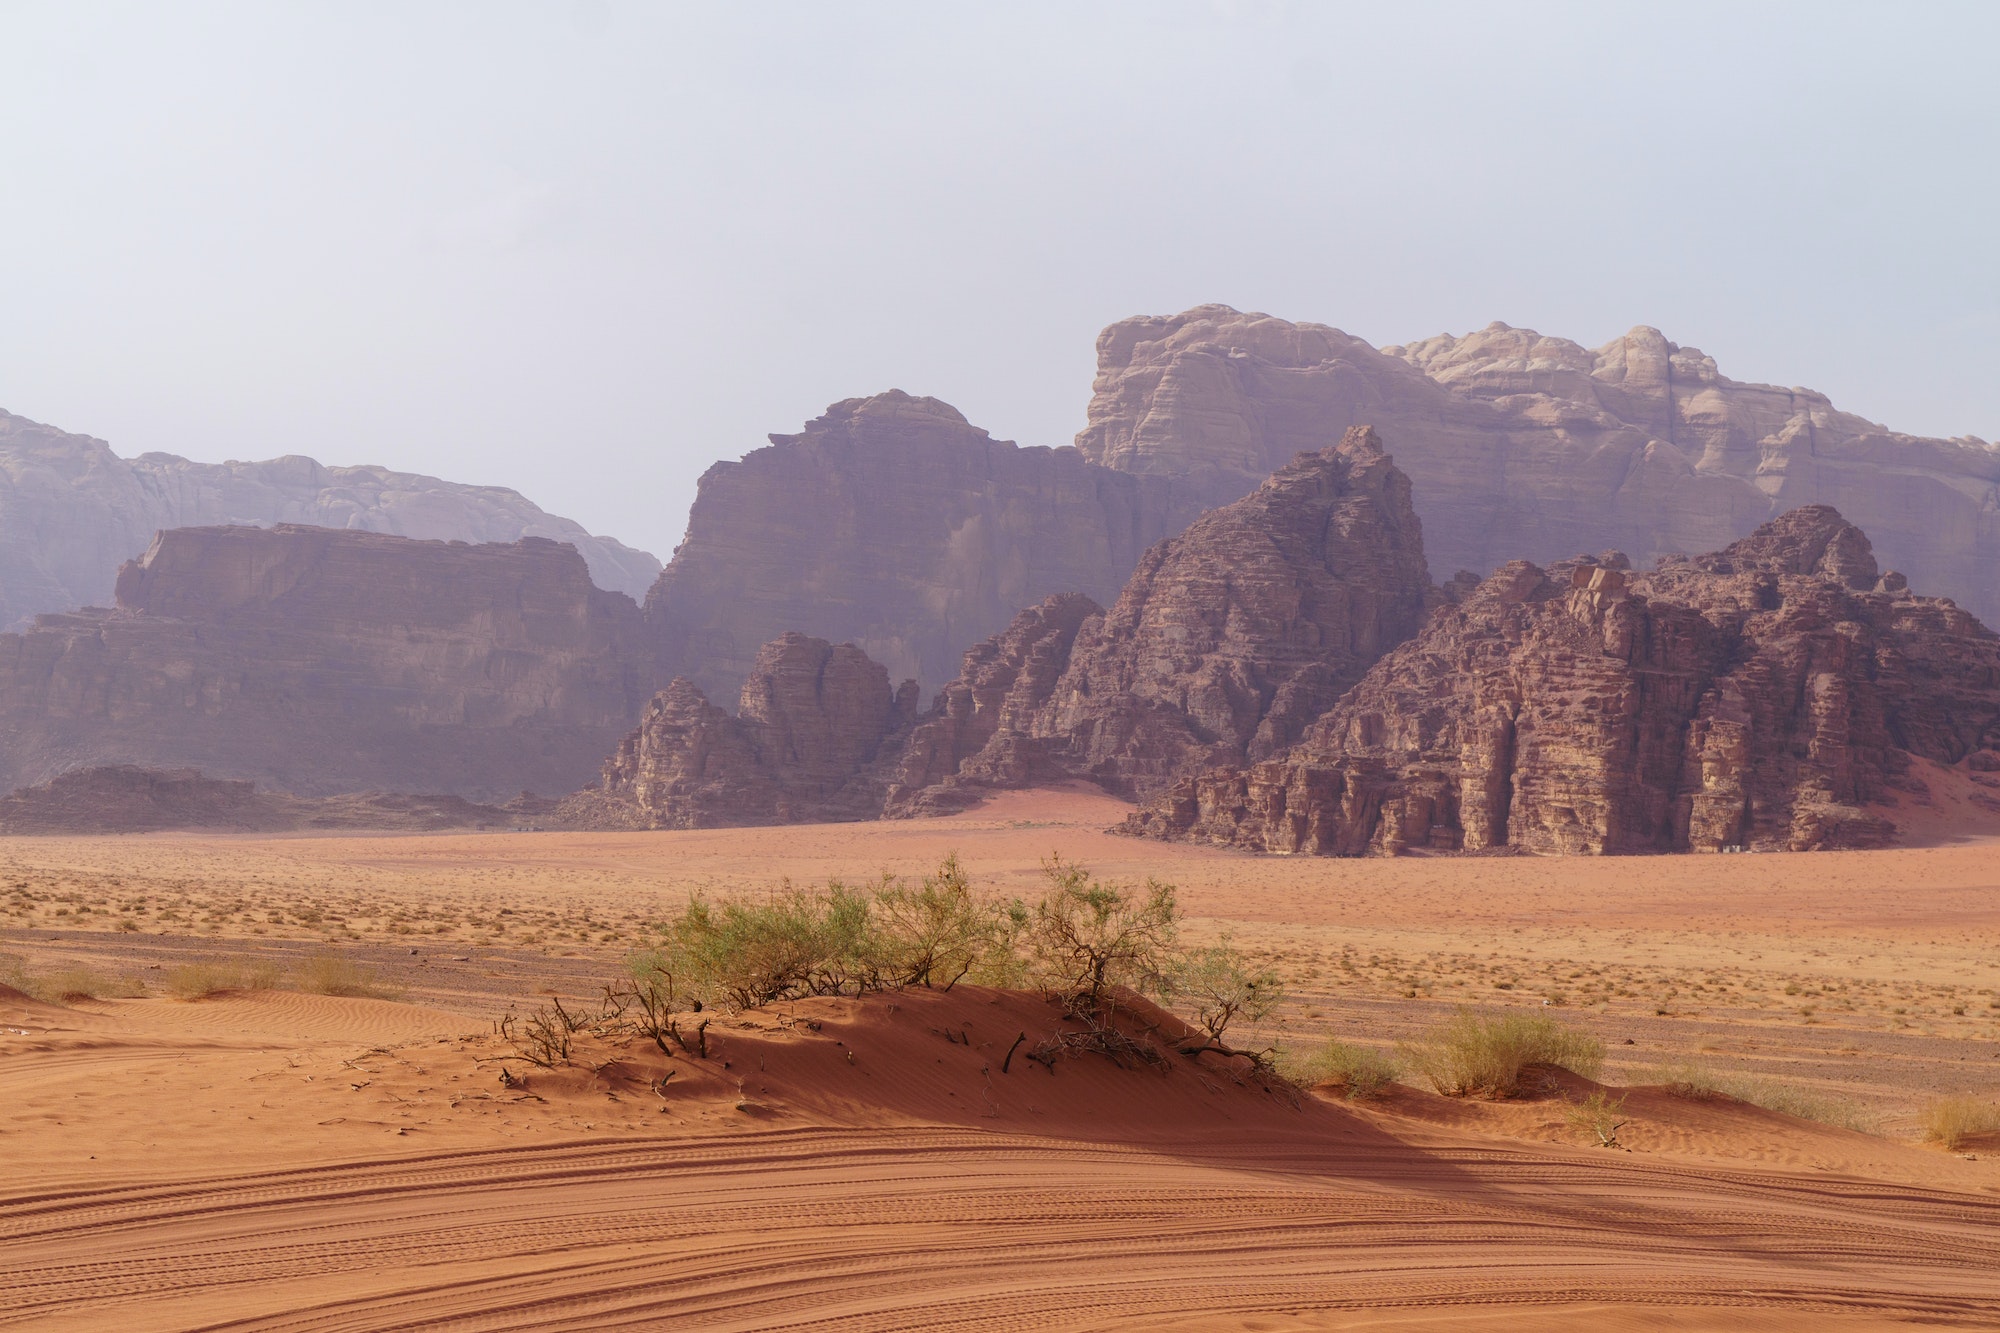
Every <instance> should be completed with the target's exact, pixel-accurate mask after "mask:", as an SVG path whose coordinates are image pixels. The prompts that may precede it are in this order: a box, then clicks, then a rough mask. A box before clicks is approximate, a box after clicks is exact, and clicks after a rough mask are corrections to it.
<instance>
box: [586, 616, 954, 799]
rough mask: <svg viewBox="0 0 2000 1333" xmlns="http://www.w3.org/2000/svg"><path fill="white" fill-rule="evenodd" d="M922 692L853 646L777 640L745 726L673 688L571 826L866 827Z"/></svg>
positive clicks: (767, 648) (686, 690) (753, 675)
mask: <svg viewBox="0 0 2000 1333" xmlns="http://www.w3.org/2000/svg"><path fill="white" fill-rule="evenodd" d="M916 706H917V691H916V683H915V682H914V681H906V682H904V684H903V686H902V688H901V689H899V690H897V691H895V692H894V693H892V692H891V691H890V689H889V673H888V672H887V671H885V670H884V669H883V668H882V666H881V664H879V663H877V662H874V661H871V660H870V659H869V657H868V655H867V654H865V653H863V652H862V651H861V650H860V649H859V648H856V647H855V646H854V645H853V644H851V643H843V644H830V643H828V642H827V641H826V640H824V639H814V638H810V637H808V636H806V635H804V634H798V633H790V634H784V635H780V636H779V637H778V638H776V639H774V640H772V641H771V642H770V643H767V644H765V645H764V646H763V648H762V649H760V650H759V651H758V654H757V657H756V660H755V661H754V662H753V663H752V664H751V669H750V674H749V676H748V677H747V678H746V679H745V680H744V682H743V690H742V695H741V698H740V700H739V707H738V712H737V715H736V716H734V717H731V716H730V715H729V714H728V713H726V712H724V711H723V710H722V709H720V708H717V707H716V706H715V705H713V704H711V703H709V701H708V700H707V698H706V697H705V696H704V695H703V694H702V692H701V690H700V688H699V687H697V686H696V685H695V684H694V682H692V681H690V680H688V679H686V678H685V677H682V678H678V679H676V680H675V681H674V682H673V683H672V684H671V685H669V686H668V687H667V688H666V689H664V690H662V691H661V692H660V693H659V694H658V695H656V696H655V697H654V699H653V701H652V702H651V703H650V704H648V705H647V706H646V712H645V716H644V717H643V718H642V719H641V720H640V723H639V726H638V728H637V730H635V731H633V732H632V733H631V734H630V735H629V736H627V737H626V738H625V739H624V741H623V742H621V743H620V745H619V747H618V750H617V752H616V753H615V754H613V755H612V757H611V760H610V762H609V763H607V764H606V765H605V767H604V773H603V778H602V781H601V782H600V783H599V785H598V786H597V787H596V788H594V789H592V790H589V791H584V792H580V793H578V794H577V795H576V796H574V797H571V798H570V799H569V800H568V801H566V802H564V803H563V809H562V813H561V818H562V820H563V821H564V822H566V823H567V824H569V825H571V826H573V827H598V828H710V827H717V826H737V825H753V824H789V823H797V822H806V821H812V822H818V821H826V820H841V819H869V818H873V817H874V816H875V815H877V814H878V813H880V811H881V809H882V803H883V798H884V786H883V780H882V779H881V778H880V777H879V776H878V775H876V774H874V773H872V772H870V771H869V770H870V769H871V767H872V766H874V765H875V764H876V761H877V760H878V758H880V757H882V756H883V754H884V753H885V752H889V753H893V752H894V751H895V749H896V747H897V746H898V745H900V744H901V742H902V740H903V738H904V736H905V735H906V734H907V733H908V731H909V727H910V723H911V721H912V719H913V717H914V715H915V713H916Z"/></svg>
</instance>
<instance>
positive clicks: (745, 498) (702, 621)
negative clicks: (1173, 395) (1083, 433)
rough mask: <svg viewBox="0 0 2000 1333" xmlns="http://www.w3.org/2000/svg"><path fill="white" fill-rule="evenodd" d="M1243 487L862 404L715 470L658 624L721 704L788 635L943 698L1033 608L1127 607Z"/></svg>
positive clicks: (902, 400)
mask: <svg viewBox="0 0 2000 1333" xmlns="http://www.w3.org/2000/svg"><path fill="white" fill-rule="evenodd" d="M1331 438H1333V437H1331V436H1329V437H1328V440H1330V439H1331ZM1326 442H1327V440H1322V441H1320V442H1319V443H1321V444H1324V443H1326ZM1251 484H1254V482H1252V483H1251ZM1229 485H1230V487H1232V489H1229V490H1228V491H1227V492H1226V493H1223V494H1219V495H1218V494H1212V493H1210V492H1208V491H1206V490H1203V489H1201V488H1200V487H1199V486H1197V485H1195V484H1193V483H1191V482H1188V481H1185V480H1178V479H1173V478H1167V477H1137V476H1132V475H1129V474H1127V473H1124V472H1120V471H1117V470H1115V469H1111V468H1103V467H1097V466H1094V465H1093V464H1090V463H1088V462H1086V461H1085V460H1084V458H1083V457H1082V455H1080V454H1079V453H1077V451H1076V450H1075V449H1068V448H1065V449H1046V448H1030V449H1024V448H1021V447H1019V446H1017V445H1015V444H1013V443H1011V442H1009V441H1005V440H995V439H992V438H991V437H989V436H988V435H987V433H986V432H985V431H983V430H980V429H978V428H977V427H975V426H972V425H970V424H968V423H967V422H966V420H965V418H964V417H963V416H961V415H960V414H959V413H958V412H957V411H956V410H955V409H953V408H952V407H950V406H949V405H947V404H945V403H941V402H939V401H938V400H937V399H935V398H915V397H912V396H910V395H909V394H905V393H900V392H889V393H883V394H877V395H875V396H874V397H872V398H852V399H848V400H847V401H845V402H840V403H835V404H834V405H833V406H832V407H830V408H828V409H827V412H826V415H824V416H822V417H820V418H818V419H817V420H814V421H812V422H809V423H807V425H806V428H805V430H804V431H802V432H800V433H799V434H797V435H773V436H772V437H771V445H770V447H769V448H766V449H759V450H757V451H756V452H754V453H751V454H750V455H748V456H747V457H745V458H743V459H742V460H741V461H739V462H733V463H717V464H716V465H715V466H714V467H712V468H710V469H709V470H708V472H707V473H706V474H705V475H704V476H703V477H702V480H701V489H700V493H699V495H698V497H697V498H696V500H695V505H694V509H693V512H692V513H691V514H690V515H689V517H688V530H687V538H686V540H685V541H683V542H682V543H681V545H680V547H679V548H678V550H677V551H676V552H675V554H674V557H673V559H672V561H671V562H670V563H669V564H668V566H667V568H666V570H665V571H664V572H663V573H662V574H661V575H660V578H659V582H658V583H656V584H655V585H654V587H653V590H652V591H651V592H650V593H649V594H648V595H647V598H646V611H647V614H648V616H650V617H651V618H652V619H653V620H654V621H655V623H656V624H658V626H659V627H660V629H661V632H662V633H663V634H664V635H665V636H666V639H667V641H668V642H669V643H670V644H673V645H678V647H679V651H680V654H681V663H682V669H683V671H684V672H685V674H687V675H688V676H689V678H690V679H692V680H694V681H695V682H696V683H697V684H698V685H700V686H701V687H702V689H703V690H705V691H707V692H708V693H710V694H712V695H718V696H728V695H733V694H734V693H735V692H736V690H737V688H738V686H739V685H740V683H741V682H742V681H743V679H744V678H745V676H746V675H747V673H748V672H749V670H750V666H751V661H752V658H753V656H754V654H755V653H756V652H757V649H758V645H760V644H763V643H765V642H767V641H768V640H770V639H772V638H774V637H776V636H777V635H778V634H780V633H783V632H785V631H787V630H797V631H801V632H803V633H806V634H812V635H818V636H822V637H825V638H827V639H830V640H834V641H836V642H837V641H841V640H848V641H852V642H853V643H855V644H856V645H857V646H859V647H860V648H861V649H862V650H863V651H865V652H866V653H868V654H869V655H870V656H871V657H873V658H875V659H876V660H877V661H880V662H883V663H886V664H887V666H888V668H889V669H890V670H891V671H892V672H893V673H894V674H895V675H896V676H897V677H898V678H899V679H900V678H902V677H905V676H908V677H914V678H916V679H917V680H919V681H921V682H923V683H924V685H925V686H926V687H936V686H941V685H943V684H944V683H945V682H946V681H948V680H950V679H951V677H952V673H953V672H954V671H955V670H956V668H957V665H958V660H959V656H960V654H962V653H963V652H964V651H965V650H966V648H967V646H969V645H971V644H973V643H976V642H978V641H979V640H981V639H984V638H986V637H987V636H989V635H992V634H994V633H996V632H998V631H1000V630H1002V629H1004V628H1005V627H1006V625H1007V624H1008V622H1009V621H1010V620H1011V619H1012V617H1013V615H1014V613H1015V612H1016V611H1017V610H1019V609H1020V608H1021V607H1023V606H1027V605H1030V604H1032V603H1034V602H1036V601H1039V600H1040V599H1041V598H1043V597H1046V596H1049V595H1051V594H1054V593H1061V592H1082V593H1085V594H1088V595H1090V596H1093V597H1096V598H1098V599H1100V600H1109V599H1110V598H1111V597H1113V596H1114V595H1116V593H1117V590H1118V588H1119V587H1120V586H1121V585H1122V584H1123V583H1124V582H1125V579H1126V576H1127V575H1129V574H1130V573H1131V572H1132V567H1133V565H1134V564H1135V563H1136V562H1137V561H1138V559H1139V556H1140V554H1141V553H1142V552H1144V551H1145V550H1146V548H1147V547H1149V546H1151V545H1152V544H1153V543H1155V542H1157V541H1159V540H1160V539H1161V538H1163V537H1167V536H1171V535H1172V534H1173V533H1176V532H1179V531H1180V530H1181V529H1182V528H1183V527H1185V526H1186V525H1187V524H1188V522H1189V521H1191V520H1192V519H1193V518H1194V517H1195V516H1196V515H1197V514H1199V513H1201V512H1202V511H1203V510H1204V509H1206V508H1208V507H1209V506H1210V505H1212V504H1215V503H1219V502H1221V501H1224V500H1231V499H1234V498H1236V496H1238V495H1241V494H1242V493H1243V492H1244V491H1245V490H1248V489H1249V486H1248V485H1238V484H1236V483H1235V482H1233V481H1232V482H1230V483H1229Z"/></svg>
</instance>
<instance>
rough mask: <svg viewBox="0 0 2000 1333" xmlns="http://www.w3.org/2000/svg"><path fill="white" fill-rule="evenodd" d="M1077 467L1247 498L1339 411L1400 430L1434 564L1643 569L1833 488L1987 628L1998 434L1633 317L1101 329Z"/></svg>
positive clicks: (1892, 558)
mask: <svg viewBox="0 0 2000 1333" xmlns="http://www.w3.org/2000/svg"><path fill="white" fill-rule="evenodd" d="M1097 352H1098V356H1097V380H1096V387H1095V392H1094V394H1093V396H1092V399H1091V404H1090V410H1089V424H1088V425H1087V426H1086V427H1085V429H1084V430H1083V432H1082V433H1081V434H1079V435H1078V436H1077V441H1076V442H1077V445H1078V447H1079V449H1080V450H1081V451H1082V453H1083V455H1084V456H1085V457H1086V458H1088V459H1090V460H1091V461H1093V462H1096V463H1100V464H1103V465H1105V466H1107V467H1113V468H1118V469H1121V470H1124V471H1130V472H1134V473H1138V474H1141V475H1145V476H1157V477H1183V478H1195V477H1207V478H1209V480H1208V481H1207V482H1206V483H1205V485H1206V486H1207V487H1208V489H1209V490H1210V491H1212V492H1217V493H1220V492H1224V491H1226V490H1227V489H1228V487H1227V485H1226V484H1224V483H1222V482H1221V481H1219V480H1217V477H1218V474H1220V475H1222V476H1234V477H1235V478H1236V482H1235V484H1236V486H1237V487H1238V488H1239V493H1240V492H1241V491H1247V490H1248V489H1249V488H1250V487H1251V486H1253V485H1255V484H1256V482H1257V481H1258V480H1259V479H1260V478H1262V477H1263V476H1265V475H1266V474H1268V473H1269V472H1270V471H1271V470H1272V469H1274V468H1276V467H1278V466H1279V465H1280V464H1282V463H1283V462H1284V461H1285V460H1286V459H1288V458H1290V457H1291V456H1292V454H1293V453H1294V452H1296V451H1297V450H1299V449H1301V448H1311V447H1317V446H1318V445H1320V444H1322V443H1323V442H1324V441H1325V440H1326V439H1328V438H1330V437H1331V435H1332V434H1334V433H1336V432H1338V431H1340V430H1341V429H1343V428H1344V427H1346V426H1348V425H1352V424H1355V423H1358V422H1363V421H1367V422H1372V423H1374V424H1375V426H1376V427H1377V428H1378V429H1379V430H1381V431H1382V432H1383V434H1384V435H1385V436H1386V437H1387V438H1388V439H1390V440H1392V441H1393V442H1394V443H1395V447H1396V457H1397V461H1398V463H1399V464H1400V465H1401V466H1402V467H1403V469H1404V470H1405V471H1407V472H1408V473H1409V474H1410V477H1411V479H1412V481H1413V482H1414V483H1415V485H1416V495H1417V510H1418V512H1419V513H1420V514H1421V515H1422V516H1423V519H1424V524H1425V527H1426V529H1427V530H1428V531H1429V533H1430V535H1431V543H1430V558H1431V564H1432V567H1433V568H1435V569H1438V570H1451V569H1459V568H1469V569H1474V570H1490V569H1493V568H1495V567H1497V566H1498V565H1500V564H1501V563H1502V562H1504V561H1507V560H1513V559H1521V558H1526V559H1531V560H1538V561H1548V560H1553V559H1556V558H1559V557H1562V556H1566V555H1569V554H1571V553H1573V552H1576V551H1594V550H1602V549H1605V548H1607V547H1612V548H1617V549H1621V550H1624V551H1627V552H1629V553H1630V554H1631V555H1632V557H1633V559H1634V560H1635V561H1636V562H1637V563H1638V564H1639V565H1641V566H1648V565H1650V564H1651V563H1652V562H1653V561H1654V560H1655V559H1657V558H1658V557H1660V556H1662V555H1669V554H1673V553H1676V552H1683V551H1700V550H1713V549H1715V548H1717V547H1720V546H1722V545H1724V544H1726V543H1728V542H1731V541H1734V540H1735V539H1737V538H1739V537H1741V536H1743V535H1744V534H1746V533H1748V532H1749V531H1751V530H1752V529H1753V528H1755V527H1756V526H1757V525H1758V524H1760V523H1763V522H1765V521H1767V520H1768V519H1770V518H1772V517H1774V516H1775V515H1777V514H1780V513H1783V512H1785V511H1787V510H1791V509H1795V508H1798V507H1800V506H1803V505H1809V504H1831V505H1834V506H1836V507H1838V508H1839V509H1840V510H1841V512H1842V513H1844V514H1846V515H1847V517H1848V518H1849V519H1851V520H1852V521H1854V522H1855V523H1856V524H1858V525H1859V526H1860V527H1861V528H1863V529H1864V530H1866V531H1867V532H1868V533H1869V535H1870V536H1871V537H1872V538H1873V539H1874V542H1875V544H1876V547H1877V549H1879V550H1880V551H1881V552H1882V555H1883V558H1884V559H1885V560H1887V561H1888V562H1889V563H1891V564H1893V565H1894V566H1896V567H1897V568H1899V569H1902V570H1904V571H1905V572H1906V573H1908V574H1909V576H1910V577H1911V578H1912V580H1914V581H1915V582H1916V584H1917V585H1918V586H1920V587H1925V588H1931V589H1934V590H1936V591H1938V592H1941V593H1944V594H1947V595H1950V596H1952V597H1955V598H1957V599H1958V600H1959V601H1961V602H1962V603H1964V604H1965V605H1966V606H1967V607H1969V608H1970V609H1971V610H1972V611H1973V612H1974V613H1975V614H1977V615H1979V616H1981V617H1983V618H1985V619H1987V620H1988V621H1989V622H1993V623H2000V582H1996V581H1995V580H1994V579H1993V578H1992V577H1991V570H1992V568H1993V565H1994V562H1995V560H1996V558H2000V450H1996V449H1995V448H1994V447H1993V446H1991V445H1989V444H1987V443H1986V442H1984V441H1981V440H1977V439H1973V438H1970V437H1967V438H1963V439H1952V440H1941V439H1927V438H1922V437H1918V436H1913V435H1907V434H1903V433H1900V432H1896V431H1891V430H1889V429H1887V428H1885V427H1882V426H1878V425H1876V424H1875V423H1873V422H1870V421H1866V420H1863V419H1862V418H1860V417H1857V416H1855V415H1853V414H1852V413H1847V412H1842V411H1839V410H1838V409H1836V408H1835V407H1834V406H1833V405H1832V403H1831V402H1830V401H1829V400H1828V399H1827V397H1826V395H1824V394H1821V393H1817V392H1814V391H1813V390H1810V389H1786V388H1779V387H1776V386H1773V385H1767V384H1748V383H1743V382H1740V381H1737V380H1732V379H1730V378H1729V377H1727V376H1725V375H1723V374H1722V373H1721V371H1720V370H1719V369H1718V368H1717V366H1716V363H1715V361H1714V360H1713V359H1712V358H1710V357H1708V356H1706V355H1704V354H1703V353H1702V352H1701V351H1699V350H1698V349H1696V348H1692V347H1681V346H1677V345H1675V344H1674V343H1671V342H1669V341H1668V340H1667V339H1666V338H1665V337H1664V336H1663V335H1662V334H1661V333H1660V332H1659V330H1657V329H1651V328H1643V327H1642V328H1635V329H1633V330H1632V331H1631V332H1630V333H1627V334H1626V335H1625V336H1623V337H1621V338H1616V339H1613V340H1612V341H1611V342H1609V343H1606V344H1605V345H1604V346H1602V347H1598V348H1585V347H1582V346H1580V345H1578V344H1576V343H1574V342H1570V341H1568V340H1567V339H1563V338H1552V337H1544V336H1543V335H1541V334H1539V333H1536V332H1534V331H1533V330H1529V329H1514V328H1509V327H1508V326H1507V325H1505V324H1493V325H1489V326H1488V327H1487V328H1485V329H1482V330H1480V331H1479V332H1477V333H1473V334H1470V335H1467V336H1465V337H1462V338H1457V337H1437V338H1431V339H1427V340H1425V341H1422V342H1418V343H1412V344H1410V345H1408V346H1392V347H1384V348H1382V349H1380V350H1378V349H1376V348H1374V347H1371V346H1370V345H1369V344H1368V343H1366V342H1364V341H1362V340H1361V339H1359V338H1355V337H1352V336H1350V335H1348V334H1345V333H1342V332H1340V331H1339V330H1338V329H1333V328H1329V327H1327V326H1325V325H1322V324H1309V323H1292V322H1290V321H1287V320H1282V319H1274V318H1272V317H1271V316H1269V315H1262V314H1243V313H1239V312H1238V311H1235V310H1232V309H1230V308H1229V307H1227V306H1220V305H1210V306H1200V307H1197V308H1195V309H1193V310H1189V311H1186V312H1184V313H1182V314H1179V315H1174V316H1169V317H1163V318H1154V317H1147V318H1138V319H1128V320H1124V321H1121V322H1119V323H1117V324H1114V325H1112V326H1111V327H1110V328H1108V329H1106V330H1105V331H1104V333H1103V335H1102V336H1101V337H1100V338H1099V339H1098V344H1097Z"/></svg>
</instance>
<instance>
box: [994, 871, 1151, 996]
mask: <svg viewBox="0 0 2000 1333" xmlns="http://www.w3.org/2000/svg"><path fill="white" fill-rule="evenodd" d="M1042 872H1043V874H1044V876H1045V877H1046V878H1047V880H1048V883H1049V887H1048V891H1047V892H1046V893H1044V894H1043V895H1042V899H1041V901H1040V902H1038V903H1036V904H1035V905H1034V907H1033V909H1032V910H1031V912H1030V914H1029V919H1028V922H1027V925H1026V927H1025V930H1024V936H1025V939H1024V943H1025V946H1026V949H1027V954H1028V957H1027V963H1028V972H1029V975H1030V977H1032V978H1033V980H1034V982H1035V984H1036V985H1038V986H1039V987H1040V988H1041V989H1042V990H1043V991H1044V992H1045V993H1047V994H1049V995H1051V996H1053V997H1055V998H1057V999H1060V1000H1061V1001H1062V1002H1063V1005H1064V1007H1065V1008H1066V1009H1068V1010H1069V1011H1070V1012H1071V1013H1075V1014H1081V1015H1096V1014H1099V1013H1101V1012H1103V1010H1104V1009H1105V1007H1106V1001H1107V999H1108V998H1109V996H1110V993H1111V991H1112V990H1113V989H1114V988H1115V987H1121V986H1122V987H1126V988H1129V989H1131V990H1137V991H1147V990H1159V989H1162V987H1163V982H1164V978H1165V974H1166V971H1167V968H1168V966H1169V964H1170V963H1171V962H1172V961H1173V959H1174V956H1175V955H1174V946H1175V943H1176V941H1177V939H1178V934H1179V922H1180V912H1179V908H1178V907H1177V905H1176V904H1175V901H1174V888H1173V885H1171V884H1161V883H1159V882H1158V881H1156V880H1151V879H1149V880H1147V881H1146V882H1145V883H1144V884H1142V885H1138V886H1135V887H1129V888H1128V887H1121V886H1119V885H1114V884H1106V883H1103V882H1102V881H1100V880H1097V879H1095V878H1093V877H1092V875H1091V874H1090V872H1089V871H1087V870H1085V869H1084V868H1083V867H1082V866H1078V865H1072V864H1067V863H1065V862H1064V861H1063V860H1062V859H1061V858H1060V857H1050V858H1049V859H1048V860H1047V861H1046V862H1044V863H1043V865H1042Z"/></svg>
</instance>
